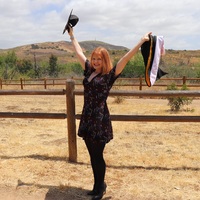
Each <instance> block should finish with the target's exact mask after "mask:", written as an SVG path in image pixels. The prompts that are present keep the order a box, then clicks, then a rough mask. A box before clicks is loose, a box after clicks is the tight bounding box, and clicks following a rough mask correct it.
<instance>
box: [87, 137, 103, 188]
mask: <svg viewBox="0 0 200 200" xmlns="http://www.w3.org/2000/svg"><path fill="white" fill-rule="evenodd" d="M85 144H86V146H87V149H88V152H89V154H90V161H91V165H92V170H93V175H94V188H93V190H101V189H102V188H103V187H104V178H105V172H106V163H105V160H104V158H103V151H104V148H105V143H102V142H93V141H91V140H87V139H86V140H85Z"/></svg>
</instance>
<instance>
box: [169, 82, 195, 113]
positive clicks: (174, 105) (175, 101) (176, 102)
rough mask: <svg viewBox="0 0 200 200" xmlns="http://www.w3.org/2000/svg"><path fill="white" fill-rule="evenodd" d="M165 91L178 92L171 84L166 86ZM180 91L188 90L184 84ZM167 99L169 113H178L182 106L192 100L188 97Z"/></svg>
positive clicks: (173, 84)
mask: <svg viewBox="0 0 200 200" xmlns="http://www.w3.org/2000/svg"><path fill="white" fill-rule="evenodd" d="M167 90H178V87H177V86H176V85H175V83H172V84H171V85H169V86H167ZM181 90H188V88H187V86H186V85H185V84H184V85H183V86H182V88H181ZM167 99H168V105H169V106H170V108H171V111H175V112H177V111H179V110H180V109H181V107H183V106H184V105H189V104H191V103H192V98H189V97H169V98H167Z"/></svg>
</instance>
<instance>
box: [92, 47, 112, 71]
mask: <svg viewBox="0 0 200 200" xmlns="http://www.w3.org/2000/svg"><path fill="white" fill-rule="evenodd" d="M94 54H99V55H100V56H101V59H102V62H103V65H102V66H103V68H102V74H107V73H109V72H110V70H111V69H112V68H113V65H112V62H111V59H110V55H109V53H108V51H107V50H106V49H105V48H104V47H97V48H96V49H94V50H93V52H92V54H91V58H90V63H92V58H93V56H94Z"/></svg>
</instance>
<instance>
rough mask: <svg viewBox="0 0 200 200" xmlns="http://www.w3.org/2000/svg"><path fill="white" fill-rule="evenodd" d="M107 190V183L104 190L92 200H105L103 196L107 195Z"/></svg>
mask: <svg viewBox="0 0 200 200" xmlns="http://www.w3.org/2000/svg"><path fill="white" fill-rule="evenodd" d="M106 188H107V185H106V183H104V186H103V188H102V189H101V190H100V191H99V192H98V194H96V195H95V196H94V197H93V198H92V200H100V199H102V198H103V195H104V194H105V193H106Z"/></svg>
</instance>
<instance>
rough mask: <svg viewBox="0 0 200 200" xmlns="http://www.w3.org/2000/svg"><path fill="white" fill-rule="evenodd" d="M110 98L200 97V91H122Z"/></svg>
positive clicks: (112, 92) (112, 94)
mask: <svg viewBox="0 0 200 200" xmlns="http://www.w3.org/2000/svg"><path fill="white" fill-rule="evenodd" d="M74 94H75V95H83V90H75V91H74ZM109 96H132V97H177V96H179V97H184V96H187V97H200V90H192V91H188V90H181V91H177V90H175V91H174V90H173V91H172V90H167V91H127V90H126V91H125V90H124V91H122V90H121V91H120V90H115V91H113V90H111V91H110V94H109Z"/></svg>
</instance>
